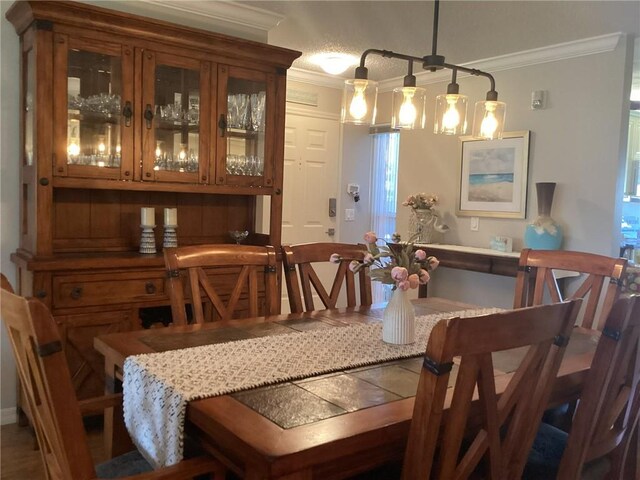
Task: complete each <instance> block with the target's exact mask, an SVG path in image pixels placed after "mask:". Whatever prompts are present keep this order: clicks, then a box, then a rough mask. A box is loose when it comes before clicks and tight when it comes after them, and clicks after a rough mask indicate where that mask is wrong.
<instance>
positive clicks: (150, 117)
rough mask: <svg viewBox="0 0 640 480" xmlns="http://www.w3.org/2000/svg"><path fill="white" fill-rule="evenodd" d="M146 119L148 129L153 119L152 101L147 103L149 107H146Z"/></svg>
mask: <svg viewBox="0 0 640 480" xmlns="http://www.w3.org/2000/svg"><path fill="white" fill-rule="evenodd" d="M144 119H145V120H146V121H147V129H151V122H152V121H153V108H151V104H150V103H147V107H146V108H145V109H144Z"/></svg>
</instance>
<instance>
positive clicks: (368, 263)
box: [364, 253, 374, 265]
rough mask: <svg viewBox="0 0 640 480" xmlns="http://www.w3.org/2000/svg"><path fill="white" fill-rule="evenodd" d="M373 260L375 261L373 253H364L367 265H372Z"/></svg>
mask: <svg viewBox="0 0 640 480" xmlns="http://www.w3.org/2000/svg"><path fill="white" fill-rule="evenodd" d="M373 262H374V258H373V255H371V254H370V253H365V254H364V263H366V264H367V265H371V264H372V263H373Z"/></svg>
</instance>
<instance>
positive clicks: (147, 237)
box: [140, 225, 156, 253]
mask: <svg viewBox="0 0 640 480" xmlns="http://www.w3.org/2000/svg"><path fill="white" fill-rule="evenodd" d="M140 228H142V235H141V236H140V253H156V236H155V235H154V233H153V229H154V228H156V226H155V225H140Z"/></svg>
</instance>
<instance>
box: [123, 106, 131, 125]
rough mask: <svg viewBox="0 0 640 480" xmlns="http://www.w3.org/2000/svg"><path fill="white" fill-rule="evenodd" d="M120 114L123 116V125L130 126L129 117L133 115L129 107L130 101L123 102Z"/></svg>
mask: <svg viewBox="0 0 640 480" xmlns="http://www.w3.org/2000/svg"><path fill="white" fill-rule="evenodd" d="M122 116H123V117H124V126H125V127H130V126H131V117H133V108H132V107H131V102H125V104H124V108H123V109H122Z"/></svg>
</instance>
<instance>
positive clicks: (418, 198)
mask: <svg viewBox="0 0 640 480" xmlns="http://www.w3.org/2000/svg"><path fill="white" fill-rule="evenodd" d="M437 204H438V196H437V195H435V194H433V193H431V194H429V195H427V194H426V193H418V194H417V195H409V196H408V197H407V199H406V200H405V201H404V202H402V205H404V206H405V207H411V208H413V209H414V210H431V209H432V208H433V207H435V206H436V205H437Z"/></svg>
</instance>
